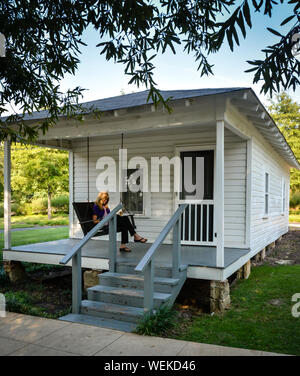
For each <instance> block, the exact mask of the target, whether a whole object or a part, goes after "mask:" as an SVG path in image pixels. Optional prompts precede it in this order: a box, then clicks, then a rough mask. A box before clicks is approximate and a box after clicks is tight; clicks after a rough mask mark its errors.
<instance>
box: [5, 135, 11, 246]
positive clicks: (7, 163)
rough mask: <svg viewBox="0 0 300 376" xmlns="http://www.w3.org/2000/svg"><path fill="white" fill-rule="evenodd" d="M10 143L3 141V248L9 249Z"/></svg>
mask: <svg viewBox="0 0 300 376" xmlns="http://www.w3.org/2000/svg"><path fill="white" fill-rule="evenodd" d="M10 230H11V142H10V140H7V141H4V248H5V249H10V247H11V231H10Z"/></svg>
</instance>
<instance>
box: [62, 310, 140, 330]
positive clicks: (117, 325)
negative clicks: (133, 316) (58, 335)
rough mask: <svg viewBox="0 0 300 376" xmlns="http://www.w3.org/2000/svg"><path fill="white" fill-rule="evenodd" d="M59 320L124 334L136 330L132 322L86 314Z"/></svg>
mask: <svg viewBox="0 0 300 376" xmlns="http://www.w3.org/2000/svg"><path fill="white" fill-rule="evenodd" d="M59 320H62V321H68V322H76V323H78V324H86V325H92V326H97V327H101V328H108V329H114V330H121V331H122V332H128V333H130V332H132V331H133V330H135V328H136V324H135V323H132V322H126V321H120V320H114V319H106V318H101V317H95V316H89V315H85V314H74V313H70V314H69V315H66V316H63V317H60V318H59Z"/></svg>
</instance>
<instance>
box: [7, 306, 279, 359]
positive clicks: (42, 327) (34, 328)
mask: <svg viewBox="0 0 300 376" xmlns="http://www.w3.org/2000/svg"><path fill="white" fill-rule="evenodd" d="M0 355H1V356H4V355H13V356H16V355H18V356H40V355H46V356H57V355H58V356H74V355H77V356H78V355H82V356H84V355H85V356H87V355H89V356H91V355H96V356H101V355H102V356H114V355H115V356H162V355H163V356H174V355H182V356H185V355H190V356H200V355H244V356H245V355H253V356H254V355H256V356H257V355H258V356H261V355H280V354H274V353H267V352H263V351H254V350H244V349H237V348H231V347H223V346H215V345H206V344H202V343H195V342H187V341H178V340H174V339H168V338H159V337H146V336H139V335H136V334H131V333H124V332H120V331H117V330H110V329H106V328H96V327H93V326H88V325H83V324H74V323H67V322H63V321H59V320H49V319H44V318H40V317H33V316H26V315H20V314H16V313H7V316H6V317H5V318H0Z"/></svg>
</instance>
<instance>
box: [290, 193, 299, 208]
mask: <svg viewBox="0 0 300 376" xmlns="http://www.w3.org/2000/svg"><path fill="white" fill-rule="evenodd" d="M297 206H300V192H295V193H292V194H291V196H290V208H296V207H297Z"/></svg>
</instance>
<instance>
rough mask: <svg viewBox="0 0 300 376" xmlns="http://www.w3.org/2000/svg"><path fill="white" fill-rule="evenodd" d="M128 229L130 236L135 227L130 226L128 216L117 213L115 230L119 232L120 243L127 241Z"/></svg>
mask: <svg viewBox="0 0 300 376" xmlns="http://www.w3.org/2000/svg"><path fill="white" fill-rule="evenodd" d="M128 231H129V233H130V235H131V236H133V235H134V234H135V229H134V227H133V226H132V223H131V222H130V220H129V218H128V216H121V215H117V232H121V234H122V235H121V238H122V240H121V243H122V244H126V243H128Z"/></svg>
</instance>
